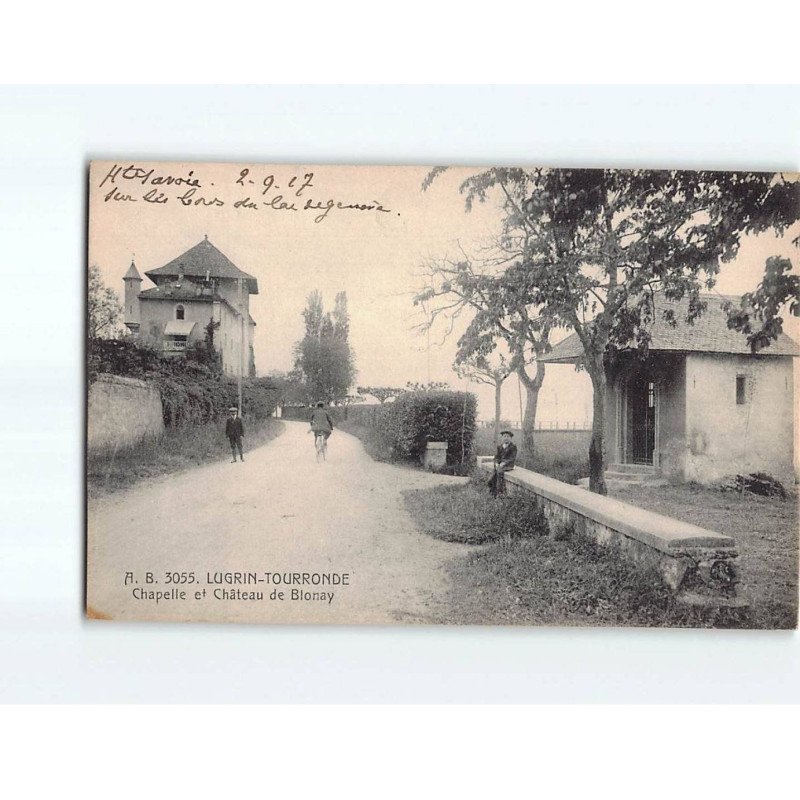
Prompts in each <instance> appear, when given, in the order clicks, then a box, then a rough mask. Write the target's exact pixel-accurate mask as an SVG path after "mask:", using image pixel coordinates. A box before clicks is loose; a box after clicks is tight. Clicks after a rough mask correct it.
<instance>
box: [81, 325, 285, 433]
mask: <svg viewBox="0 0 800 800" xmlns="http://www.w3.org/2000/svg"><path fill="white" fill-rule="evenodd" d="M204 352H205V351H203V349H202V348H195V350H193V351H192V353H191V354H190V355H191V357H187V358H164V357H163V356H161V355H160V354H159V353H158V352H157V351H156V350H154V349H152V348H150V347H147V346H145V345H141V344H140V343H138V342H136V341H134V340H132V339H112V340H104V339H95V340H91V341H90V342H89V351H88V376H89V381H90V382H91V381H93V380H94V379H95V378H96V376H97V374H98V373H101V372H104V373H110V374H112V375H125V376H127V377H130V378H139V379H140V380H144V381H146V382H148V383H151V384H153V385H154V386H156V387H157V388H158V391H159V394H160V395H161V409H162V413H163V415H164V424H165V425H166V426H168V427H177V426H180V425H187V424H191V425H198V424H203V423H206V422H213V421H215V420H218V419H220V418H221V417H223V416H224V415H225V414H226V413H227V410H228V408H229V407H230V406H232V405H236V404H237V403H238V386H237V382H236V380H235V379H233V378H229V377H228V376H226V375H225V374H224V373H223V372H222V369H221V367H220V365H219V360H218V359H215V358H211V357H207V354H205V355H204ZM276 404H277V391H276V390H275V389H273V387H272V383H271V381H270V380H269V378H245V379H244V381H243V382H242V415H243V416H245V417H249V418H250V419H265V418H266V417H268V416H270V414H272V412H273V411H274V410H275V406H276Z"/></svg>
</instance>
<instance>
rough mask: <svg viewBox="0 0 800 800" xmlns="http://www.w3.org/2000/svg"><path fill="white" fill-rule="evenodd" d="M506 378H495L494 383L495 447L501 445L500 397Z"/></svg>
mask: <svg viewBox="0 0 800 800" xmlns="http://www.w3.org/2000/svg"><path fill="white" fill-rule="evenodd" d="M503 380H504V378H495V382H494V446H495V447H497V446H498V444H500V396H501V395H502V393H503Z"/></svg>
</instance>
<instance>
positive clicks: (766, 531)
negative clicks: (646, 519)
mask: <svg viewBox="0 0 800 800" xmlns="http://www.w3.org/2000/svg"><path fill="white" fill-rule="evenodd" d="M610 494H611V495H612V496H614V497H616V498H618V499H619V500H623V501H625V502H627V503H631V504H633V505H637V506H640V507H641V508H646V509H648V510H649V511H655V512H657V513H659V514H665V515H666V516H668V517H674V518H675V519H680V520H683V521H684V522H691V523H692V524H693V525H699V526H700V527H701V528H708V529H709V530H712V531H719V532H720V533H725V534H728V535H729V536H733V537H734V539H736V546H737V548H738V550H739V558H738V565H737V569H738V572H739V577H740V584H739V587H738V593H739V594H740V595H741V596H743V597H745V598H747V599H748V600H749V601H750V602H751V603H752V609H751V617H752V621H753V623H754V627H759V628H771V627H775V628H793V627H795V626H796V624H797V606H798V597H797V592H798V514H797V499H798V498H797V492H796V490H789V497H788V498H787V499H786V500H780V499H779V498H777V497H761V496H759V495H756V494H750V493H749V492H745V493H744V494H740V493H739V492H730V491H727V492H726V491H720V490H719V489H712V488H707V487H704V486H699V485H697V484H680V485H669V486H647V485H645V486H636V487H629V488H624V489H623V488H620V489H612V490H611V491H610Z"/></svg>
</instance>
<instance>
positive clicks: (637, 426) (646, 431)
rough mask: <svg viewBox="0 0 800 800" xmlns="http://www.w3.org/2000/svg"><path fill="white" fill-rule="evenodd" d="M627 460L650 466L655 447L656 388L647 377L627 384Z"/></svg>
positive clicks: (640, 377) (638, 378)
mask: <svg viewBox="0 0 800 800" xmlns="http://www.w3.org/2000/svg"><path fill="white" fill-rule="evenodd" d="M627 421H628V436H627V440H628V448H627V449H628V460H629V461H630V462H632V463H634V464H652V463H653V453H654V451H655V446H656V387H655V384H654V383H653V381H651V380H649V379H648V378H647V377H642V376H639V377H637V378H635V379H633V380H631V381H629V383H628V420H627Z"/></svg>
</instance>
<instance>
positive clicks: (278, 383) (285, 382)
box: [266, 370, 309, 406]
mask: <svg viewBox="0 0 800 800" xmlns="http://www.w3.org/2000/svg"><path fill="white" fill-rule="evenodd" d="M266 377H267V380H268V381H269V383H270V385H271V386H273V387H274V388H275V390H276V392H277V394H278V405H281V406H284V405H302V404H305V403H307V402H308V401H309V397H308V392H307V390H306V387H305V384H304V383H303V376H302V374H301V373H300V372H299V371H298V370H292V371H291V372H281V371H280V370H273V371H272V372H270V373H269V374H268V375H267V376H266Z"/></svg>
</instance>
